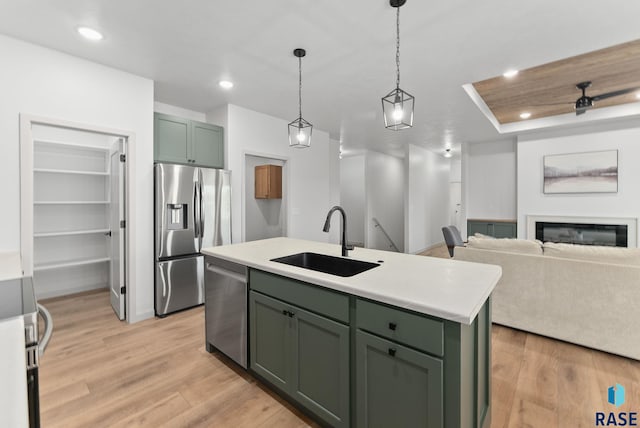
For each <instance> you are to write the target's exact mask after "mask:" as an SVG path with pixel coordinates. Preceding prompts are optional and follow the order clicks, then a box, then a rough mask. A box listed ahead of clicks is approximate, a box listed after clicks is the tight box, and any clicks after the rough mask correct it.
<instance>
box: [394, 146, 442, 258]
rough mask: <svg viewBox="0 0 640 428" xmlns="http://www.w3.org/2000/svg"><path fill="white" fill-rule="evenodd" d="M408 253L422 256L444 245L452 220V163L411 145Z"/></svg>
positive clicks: (407, 158) (407, 163)
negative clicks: (436, 245)
mask: <svg viewBox="0 0 640 428" xmlns="http://www.w3.org/2000/svg"><path fill="white" fill-rule="evenodd" d="M404 162H405V174H406V183H407V184H406V189H405V192H406V193H405V197H406V206H405V226H404V238H405V241H404V242H405V252H407V253H419V252H422V251H424V250H425V249H427V248H429V247H432V246H433V245H435V244H438V243H440V242H442V240H443V236H442V227H443V226H446V225H448V224H449V223H450V219H449V180H450V164H451V163H450V161H449V160H448V159H445V158H444V157H443V156H440V155H439V154H436V153H433V152H431V151H429V150H426V149H423V148H422V147H417V146H414V145H411V144H410V145H408V146H407V149H406V156H405V160H404Z"/></svg>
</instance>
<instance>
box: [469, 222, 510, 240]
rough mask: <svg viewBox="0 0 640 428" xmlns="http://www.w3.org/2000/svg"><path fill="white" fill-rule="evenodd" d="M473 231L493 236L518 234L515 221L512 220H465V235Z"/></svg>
mask: <svg viewBox="0 0 640 428" xmlns="http://www.w3.org/2000/svg"><path fill="white" fill-rule="evenodd" d="M475 233H482V234H483V235H487V236H493V237H494V238H515V237H516V235H517V234H518V229H517V223H516V222H515V221H512V220H475V219H469V220H467V235H468V236H473V235H474V234H475Z"/></svg>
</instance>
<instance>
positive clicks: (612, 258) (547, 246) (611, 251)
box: [543, 242, 640, 266]
mask: <svg viewBox="0 0 640 428" xmlns="http://www.w3.org/2000/svg"><path fill="white" fill-rule="evenodd" d="M543 249H544V255H545V256H551V257H558V258H563V259H573V260H588V261H592V262H600V263H611V264H617V265H627V266H640V248H623V247H601V246H597V245H574V244H557V243H554V242H545V243H544V245H543Z"/></svg>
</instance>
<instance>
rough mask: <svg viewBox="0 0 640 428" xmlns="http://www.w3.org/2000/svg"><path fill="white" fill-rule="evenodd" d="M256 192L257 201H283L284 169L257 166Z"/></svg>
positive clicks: (277, 166)
mask: <svg viewBox="0 0 640 428" xmlns="http://www.w3.org/2000/svg"><path fill="white" fill-rule="evenodd" d="M255 190H256V191H255V194H256V199H282V167H281V166H280V165H258V166H256V169H255Z"/></svg>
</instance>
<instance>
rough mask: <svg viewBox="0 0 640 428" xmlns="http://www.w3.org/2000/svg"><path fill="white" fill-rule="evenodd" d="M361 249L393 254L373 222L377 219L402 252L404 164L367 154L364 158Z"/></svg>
mask: <svg viewBox="0 0 640 428" xmlns="http://www.w3.org/2000/svg"><path fill="white" fill-rule="evenodd" d="M365 182H366V201H367V202H366V208H365V219H366V220H365V221H366V223H365V227H366V235H365V246H366V247H367V248H376V249H379V250H389V251H393V250H392V249H391V248H390V246H389V241H387V239H386V238H385V236H384V235H383V233H382V232H381V231H380V229H379V228H376V227H375V226H374V223H373V220H372V219H373V218H376V219H378V221H379V222H380V224H381V225H382V227H384V229H385V230H386V232H387V233H388V234H389V236H390V237H391V239H392V240H393V242H394V243H395V244H396V246H397V247H398V249H399V250H400V251H401V252H402V251H404V192H405V189H404V162H403V160H402V159H398V158H396V157H393V156H389V155H385V154H382V153H378V152H372V151H368V152H367V153H366V155H365Z"/></svg>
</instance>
